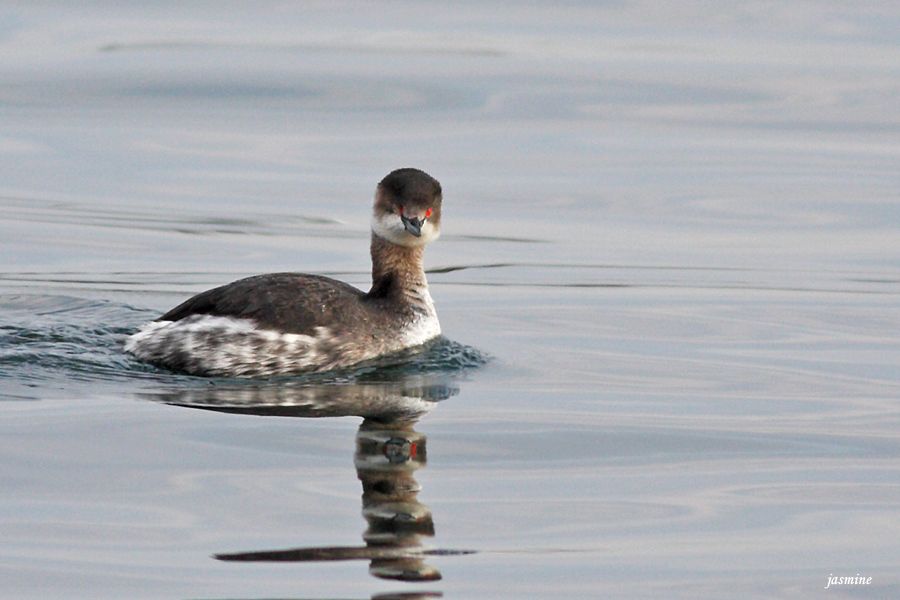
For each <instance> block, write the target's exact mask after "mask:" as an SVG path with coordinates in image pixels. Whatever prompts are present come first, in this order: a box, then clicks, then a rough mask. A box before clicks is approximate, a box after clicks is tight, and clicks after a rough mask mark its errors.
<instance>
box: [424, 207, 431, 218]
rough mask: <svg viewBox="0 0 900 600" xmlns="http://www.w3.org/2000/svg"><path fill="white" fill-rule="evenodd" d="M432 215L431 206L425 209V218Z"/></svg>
mask: <svg viewBox="0 0 900 600" xmlns="http://www.w3.org/2000/svg"><path fill="white" fill-rule="evenodd" d="M430 216H431V209H430V208H429V209H428V210H426V211H425V218H426V219H427V218H428V217H430Z"/></svg>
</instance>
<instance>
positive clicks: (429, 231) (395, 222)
mask: <svg viewBox="0 0 900 600" xmlns="http://www.w3.org/2000/svg"><path fill="white" fill-rule="evenodd" d="M372 231H374V232H375V234H376V235H378V236H379V237H383V238H384V239H386V240H387V241H389V242H391V243H393V244H397V245H398V246H407V247H415V246H424V245H425V244H428V243H429V242H433V241H434V240H436V239H438V237H439V236H440V235H441V233H440V231H439V230H438V228H437V227H435V226H434V224H433V223H431V221H427V220H426V221H425V224H424V225H422V235H421V236H420V237H416V236H414V235H413V234H411V233H409V232H408V231H406V227H404V226H403V221H401V220H400V217H399V216H398V215H392V214H383V215H381V216H378V217H374V216H373V217H372Z"/></svg>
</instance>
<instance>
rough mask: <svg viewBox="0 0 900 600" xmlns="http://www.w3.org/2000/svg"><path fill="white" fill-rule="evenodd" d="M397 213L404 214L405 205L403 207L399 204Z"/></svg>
mask: <svg viewBox="0 0 900 600" xmlns="http://www.w3.org/2000/svg"><path fill="white" fill-rule="evenodd" d="M397 214H399V215H402V214H403V207H402V206H398V207H397Z"/></svg>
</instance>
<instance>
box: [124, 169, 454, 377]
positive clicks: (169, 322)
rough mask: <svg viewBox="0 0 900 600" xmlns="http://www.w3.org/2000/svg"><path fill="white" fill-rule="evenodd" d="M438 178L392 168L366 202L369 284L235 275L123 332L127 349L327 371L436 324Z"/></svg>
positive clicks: (181, 358)
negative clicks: (433, 251)
mask: <svg viewBox="0 0 900 600" xmlns="http://www.w3.org/2000/svg"><path fill="white" fill-rule="evenodd" d="M441 200H442V192H441V184H440V183H439V182H438V181H437V180H436V179H434V178H433V177H431V176H430V175H428V174H427V173H425V172H424V171H420V170H419V169H412V168H405V169H398V170H396V171H392V172H391V173H389V174H388V175H387V176H386V177H385V178H384V179H382V180H381V182H380V183H379V184H378V186H377V188H376V190H375V202H374V206H373V210H372V227H371V229H372V235H371V255H372V287H371V288H370V289H369V291H368V292H363V291H362V290H360V289H358V288H356V287H354V286H352V285H349V284H347V283H344V282H341V281H337V280H335V279H331V278H329V277H323V276H321V275H309V274H305V273H271V274H267V275H257V276H255V277H248V278H246V279H241V280H238V281H235V282H233V283H229V284H227V285H223V286H221V287H217V288H214V289H211V290H208V291H205V292H202V293H200V294H197V295H196V296H194V297H192V298H190V299H188V300H187V301H185V302H184V303H182V304H180V305H178V306H176V307H175V308H173V309H172V310H170V311H168V312H167V313H165V314H164V315H162V316H161V317H159V318H158V319H156V320H155V321H152V322H150V323H147V324H145V325H144V326H142V327H141V328H140V330H139V331H138V332H137V333H135V334H133V335H132V336H131V337H129V338H128V340H127V342H126V344H125V351H126V352H129V353H131V354H133V355H134V356H136V357H137V358H138V359H140V360H143V361H146V362H149V363H151V364H154V365H157V366H162V367H166V368H169V369H172V370H175V371H180V372H185V373H190V374H194V375H205V376H243V377H265V376H272V375H287V374H295V373H303V372H316V371H327V370H331V369H337V368H343V367H349V366H352V365H355V364H358V363H360V362H364V361H367V360H370V359H374V358H377V357H380V356H384V355H387V354H392V353H395V352H399V351H402V350H405V349H408V348H413V347H415V346H418V345H421V344H423V343H425V342H427V341H429V340H431V339H433V338H435V337H437V336H438V335H440V333H441V326H440V323H439V322H438V317H437V312H436V311H435V308H434V302H433V301H432V298H431V295H430V293H429V291H428V282H427V280H426V278H425V270H424V265H423V253H424V248H425V245H426V244H428V243H429V242H432V241H434V240H435V239H437V238H438V236H439V235H440V230H441V229H440V228H441Z"/></svg>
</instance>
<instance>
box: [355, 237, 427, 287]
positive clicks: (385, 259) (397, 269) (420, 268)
mask: <svg viewBox="0 0 900 600" xmlns="http://www.w3.org/2000/svg"><path fill="white" fill-rule="evenodd" d="M424 252H425V247H424V246H415V247H412V248H410V247H407V246H398V245H397V244H392V243H391V242H389V241H387V240H386V239H384V238H382V237H380V236H378V235H375V234H374V233H373V234H372V289H371V290H369V295H370V296H378V297H384V296H388V295H392V294H403V293H404V292H407V291H414V290H417V289H419V288H421V287H424V286H427V285H428V282H427V281H426V280H425V268H424V262H423V255H424Z"/></svg>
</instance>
